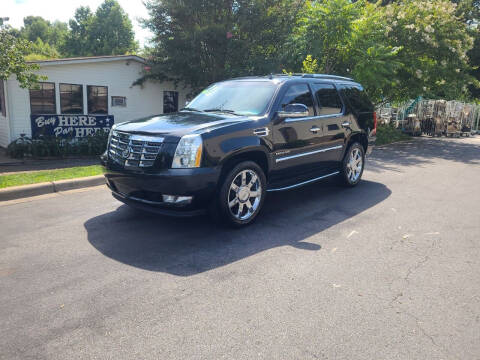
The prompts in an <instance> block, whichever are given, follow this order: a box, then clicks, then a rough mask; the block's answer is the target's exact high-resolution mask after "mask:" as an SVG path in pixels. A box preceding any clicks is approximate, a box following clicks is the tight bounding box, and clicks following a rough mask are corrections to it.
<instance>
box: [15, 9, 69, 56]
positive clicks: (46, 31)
mask: <svg viewBox="0 0 480 360" xmlns="http://www.w3.org/2000/svg"><path fill="white" fill-rule="evenodd" d="M23 24H24V25H23V27H22V28H21V29H20V36H22V37H23V38H24V39H26V40H29V41H31V42H33V43H37V41H38V40H40V43H39V44H40V46H43V44H45V45H46V46H48V47H49V48H51V49H53V51H51V53H52V54H55V55H56V56H59V53H58V50H60V49H61V48H62V47H63V46H64V43H65V39H66V37H67V34H68V26H67V24H66V23H64V22H61V21H54V22H53V23H52V22H50V21H48V20H45V19H44V18H42V17H41V16H27V17H25V18H24V19H23ZM34 50H37V49H34ZM44 53H45V51H44ZM44 55H45V54H44Z"/></svg>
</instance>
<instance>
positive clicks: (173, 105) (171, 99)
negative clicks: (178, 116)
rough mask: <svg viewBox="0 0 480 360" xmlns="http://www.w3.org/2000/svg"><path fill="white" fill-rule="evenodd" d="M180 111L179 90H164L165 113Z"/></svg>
mask: <svg viewBox="0 0 480 360" xmlns="http://www.w3.org/2000/svg"><path fill="white" fill-rule="evenodd" d="M177 111H178V92H177V91H164V92H163V113H164V114H168V113H172V112H177Z"/></svg>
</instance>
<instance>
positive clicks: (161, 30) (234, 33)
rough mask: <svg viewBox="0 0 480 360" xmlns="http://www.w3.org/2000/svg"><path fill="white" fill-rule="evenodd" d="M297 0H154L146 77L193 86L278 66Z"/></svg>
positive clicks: (292, 23) (268, 70) (152, 2)
mask: <svg viewBox="0 0 480 360" xmlns="http://www.w3.org/2000/svg"><path fill="white" fill-rule="evenodd" d="M300 6H301V1H299V0H280V1H274V0H184V1H181V2H180V1H176V0H163V1H158V0H151V1H148V2H147V8H148V10H149V13H150V18H149V19H148V20H146V21H145V25H146V26H147V27H148V28H149V29H150V30H151V31H152V32H153V34H154V38H153V44H154V47H153V49H151V55H152V61H151V62H152V64H151V71H150V72H149V73H147V74H145V77H144V78H143V80H145V79H147V78H152V79H157V80H174V81H176V82H182V83H184V84H186V85H188V86H190V87H192V88H193V89H194V90H198V89H200V88H203V87H205V86H206V85H208V84H210V83H212V82H215V81H219V80H222V79H225V78H227V77H232V76H238V75H249V74H252V75H253V74H265V73H269V72H279V71H281V69H282V58H281V55H282V53H283V51H282V49H283V47H284V45H285V40H286V37H287V36H288V35H289V33H290V31H291V29H292V27H293V25H294V24H295V21H296V16H297V13H298V11H299V9H300Z"/></svg>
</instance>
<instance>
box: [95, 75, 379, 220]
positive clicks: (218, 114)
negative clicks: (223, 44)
mask: <svg viewBox="0 0 480 360" xmlns="http://www.w3.org/2000/svg"><path fill="white" fill-rule="evenodd" d="M187 106H188V107H186V108H184V109H182V110H180V111H179V112H177V113H171V114H163V115H155V116H151V117H148V118H144V119H139V120H135V121H129V122H125V123H121V124H118V125H115V126H114V127H113V128H112V131H111V132H110V136H109V142H108V149H107V151H106V152H105V154H103V155H102V164H103V166H104V167H105V177H106V182H107V185H108V187H109V188H110V189H111V190H112V193H113V196H114V197H115V198H117V199H118V200H120V201H122V202H124V203H126V204H128V205H131V206H134V207H137V208H140V209H143V210H148V211H154V212H157V213H160V214H165V215H179V216H189V215H195V214H198V213H200V212H203V211H205V210H208V211H209V212H210V213H211V214H212V215H214V216H215V217H217V218H222V219H224V220H226V221H227V222H228V223H229V224H231V225H234V226H242V225H246V224H249V223H251V222H252V221H253V220H254V219H255V217H256V216H257V215H258V213H259V211H260V209H261V208H262V205H263V202H264V200H265V196H266V193H267V192H270V191H283V190H288V189H292V188H295V187H298V186H301V185H305V184H308V183H311V182H314V181H317V180H320V179H323V178H327V177H330V176H338V178H339V179H340V180H341V181H342V182H343V183H344V184H345V185H347V186H355V185H357V184H358V182H359V181H360V178H361V176H362V173H363V168H364V164H365V154H366V153H369V151H370V150H371V148H372V145H373V144H374V141H375V135H376V115H375V112H374V108H373V105H372V103H371V102H370V100H369V99H368V98H367V96H366V94H365V92H364V91H363V88H362V86H361V85H360V84H358V83H356V82H354V81H353V80H352V79H349V78H344V77H339V76H332V75H320V74H318V75H317V74H315V75H313V74H300V75H271V76H266V77H246V78H239V79H232V80H227V81H223V82H219V83H215V84H213V85H211V86H209V87H208V88H206V89H205V90H203V91H202V92H201V93H200V94H199V95H198V96H197V97H195V98H194V99H193V100H192V101H191V102H190V103H189V104H188V105H187Z"/></svg>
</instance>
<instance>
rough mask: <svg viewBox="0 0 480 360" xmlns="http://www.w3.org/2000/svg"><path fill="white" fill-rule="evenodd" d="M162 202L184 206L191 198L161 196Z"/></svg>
mask: <svg viewBox="0 0 480 360" xmlns="http://www.w3.org/2000/svg"><path fill="white" fill-rule="evenodd" d="M162 196H163V202H166V203H169V204H176V205H186V204H190V203H191V202H192V199H193V196H176V195H162Z"/></svg>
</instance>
